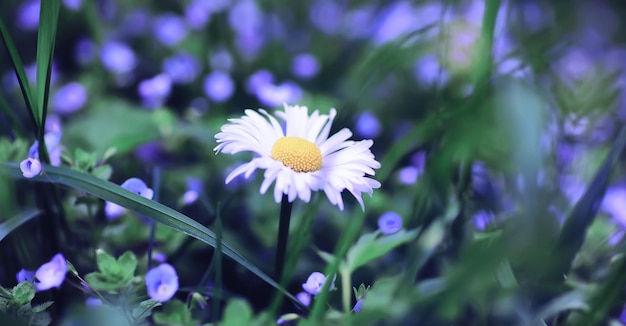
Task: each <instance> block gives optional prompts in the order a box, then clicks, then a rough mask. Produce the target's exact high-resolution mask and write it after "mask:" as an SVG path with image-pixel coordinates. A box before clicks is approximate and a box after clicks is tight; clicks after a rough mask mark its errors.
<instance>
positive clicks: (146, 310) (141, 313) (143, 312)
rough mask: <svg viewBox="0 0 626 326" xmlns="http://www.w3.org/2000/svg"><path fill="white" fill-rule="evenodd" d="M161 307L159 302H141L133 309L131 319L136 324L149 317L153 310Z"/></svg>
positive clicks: (150, 300)
mask: <svg viewBox="0 0 626 326" xmlns="http://www.w3.org/2000/svg"><path fill="white" fill-rule="evenodd" d="M161 305H162V304H161V303H160V302H158V301H155V300H152V299H148V300H144V301H141V302H140V303H139V305H138V306H137V307H135V308H134V309H133V312H132V315H133V318H134V319H135V321H136V322H142V321H144V320H145V319H146V318H148V317H150V315H151V314H152V310H153V309H154V308H156V307H160V306H161Z"/></svg>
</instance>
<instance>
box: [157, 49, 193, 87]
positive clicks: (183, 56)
mask: <svg viewBox="0 0 626 326" xmlns="http://www.w3.org/2000/svg"><path fill="white" fill-rule="evenodd" d="M201 68H202V67H201V65H200V62H199V61H198V59H197V58H196V57H194V56H193V55H191V54H188V53H185V52H180V53H177V54H174V55H173V56H171V57H168V58H166V59H165V60H163V63H162V64H161V69H163V72H164V73H166V74H167V75H169V76H170V78H171V79H172V82H173V83H174V84H188V83H191V82H193V81H194V80H196V78H198V74H199V73H200V71H201Z"/></svg>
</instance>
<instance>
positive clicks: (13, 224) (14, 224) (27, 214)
mask: <svg viewBox="0 0 626 326" xmlns="http://www.w3.org/2000/svg"><path fill="white" fill-rule="evenodd" d="M39 213H41V211H40V210H38V209H28V210H25V211H23V212H22V213H20V214H18V215H16V216H14V217H13V218H11V219H10V220H8V221H6V222H4V223H2V224H0V241H2V239H4V238H5V237H6V236H7V235H9V233H11V232H12V231H13V230H15V229H17V228H18V227H20V225H22V224H24V223H26V222H28V221H30V220H31V219H33V218H34V217H36V216H37V215H39Z"/></svg>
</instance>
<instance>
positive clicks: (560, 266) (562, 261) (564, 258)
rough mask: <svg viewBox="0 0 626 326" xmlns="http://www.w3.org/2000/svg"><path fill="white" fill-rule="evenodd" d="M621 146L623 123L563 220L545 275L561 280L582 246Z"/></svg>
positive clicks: (625, 132)
mask: <svg viewBox="0 0 626 326" xmlns="http://www.w3.org/2000/svg"><path fill="white" fill-rule="evenodd" d="M624 147H626V127H624V128H622V130H621V131H620V133H619V135H618V136H617V138H616V141H615V143H613V147H612V148H611V152H610V153H609V155H608V156H607V158H606V159H605V160H604V164H602V167H601V168H600V169H599V170H598V172H597V173H596V175H595V177H594V178H593V180H592V181H591V184H590V185H589V188H587V190H586V191H585V194H584V195H583V196H582V197H581V199H580V200H579V201H578V202H577V203H576V205H574V209H573V210H572V212H571V213H570V215H569V216H568V217H567V219H566V220H565V223H564V224H563V228H562V229H561V232H560V234H559V237H558V238H557V241H556V243H555V245H554V248H553V249H552V252H551V256H552V257H553V258H554V260H555V264H554V268H553V269H552V270H551V271H549V275H548V278H552V279H555V280H561V279H562V278H563V275H565V274H567V273H568V271H569V269H570V267H571V265H572V262H573V261H574V258H575V257H576V253H577V252H578V251H579V250H580V248H581V247H582V244H583V242H584V240H585V236H586V234H587V229H588V228H589V226H590V225H591V222H592V221H593V219H594V218H595V216H596V213H597V211H598V208H599V206H600V201H601V200H602V198H603V196H604V192H605V191H606V188H607V186H608V183H609V179H610V176H611V171H612V170H613V167H614V165H615V164H616V162H617V161H618V159H619V156H620V154H621V153H622V152H623V151H624Z"/></svg>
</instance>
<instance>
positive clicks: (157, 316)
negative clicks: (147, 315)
mask: <svg viewBox="0 0 626 326" xmlns="http://www.w3.org/2000/svg"><path fill="white" fill-rule="evenodd" d="M153 318H154V323H155V324H156V325H163V326H165V325H177V326H196V325H198V321H197V320H194V319H193V318H192V316H191V312H190V311H189V309H188V308H187V305H185V303H183V302H181V301H179V300H171V301H168V302H167V303H166V304H165V305H164V306H163V311H162V312H155V313H154V316H153ZM246 324H247V323H244V324H238V325H246Z"/></svg>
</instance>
